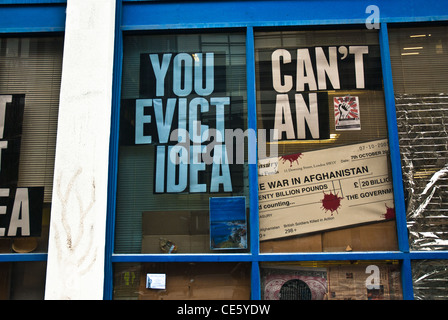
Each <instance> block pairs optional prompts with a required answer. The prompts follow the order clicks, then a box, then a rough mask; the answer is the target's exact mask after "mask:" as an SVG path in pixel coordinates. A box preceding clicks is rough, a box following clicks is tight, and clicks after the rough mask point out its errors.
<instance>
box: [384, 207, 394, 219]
mask: <svg viewBox="0 0 448 320" xmlns="http://www.w3.org/2000/svg"><path fill="white" fill-rule="evenodd" d="M385 206H386V213H385V214H383V217H384V218H385V219H394V218H395V208H389V207H388V206H387V204H386V205H385Z"/></svg>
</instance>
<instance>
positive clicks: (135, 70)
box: [115, 33, 249, 253]
mask: <svg viewBox="0 0 448 320" xmlns="http://www.w3.org/2000/svg"><path fill="white" fill-rule="evenodd" d="M245 68H246V67H245V36H244V34H233V33H232V34H214V33H213V34H212V33H203V34H181V35H173V34H169V35H137V36H126V37H125V39H124V56H123V81H122V82H123V83H122V103H121V122H120V149H119V170H118V193H117V205H116V210H117V211H116V241H115V252H118V253H215V252H245V251H247V248H248V247H249V246H248V244H247V239H248V237H247V227H248V226H247V212H248V210H247V208H248V205H249V201H248V200H249V198H248V193H247V190H248V186H247V176H248V173H247V164H246V163H247V152H246V146H245V143H244V140H239V139H240V138H242V137H243V135H244V131H245V129H246V123H247V112H246V109H247V107H246V80H245V70H246V69H245ZM228 133H230V134H232V136H228ZM233 137H235V138H233ZM240 142H243V143H242V144H240ZM176 159H177V160H179V161H177V162H176ZM223 250H224V251H223Z"/></svg>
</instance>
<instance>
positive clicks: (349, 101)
mask: <svg viewBox="0 0 448 320" xmlns="http://www.w3.org/2000/svg"><path fill="white" fill-rule="evenodd" d="M333 103H334V120H335V124H334V126H335V129H336V131H340V130H361V117H360V113H359V99H358V97H352V96H345V97H335V98H334V100H333Z"/></svg>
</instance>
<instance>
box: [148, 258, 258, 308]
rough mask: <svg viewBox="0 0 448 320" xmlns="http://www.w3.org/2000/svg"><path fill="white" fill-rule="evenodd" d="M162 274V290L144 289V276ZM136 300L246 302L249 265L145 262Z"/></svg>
mask: <svg viewBox="0 0 448 320" xmlns="http://www.w3.org/2000/svg"><path fill="white" fill-rule="evenodd" d="M156 272H157V273H166V277H167V278H166V289H165V290H154V289H146V287H145V277H146V273H156ZM139 299H140V300H231V299H233V300H248V299H250V264H242V263H223V262H222V263H148V264H144V265H143V266H142V273H141V279H140V295H139Z"/></svg>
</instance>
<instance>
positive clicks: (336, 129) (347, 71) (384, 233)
mask: <svg viewBox="0 0 448 320" xmlns="http://www.w3.org/2000/svg"><path fill="white" fill-rule="evenodd" d="M255 61H256V81H257V83H256V85H257V114H258V118H257V124H258V129H259V130H264V132H265V136H266V141H267V143H266V148H265V149H264V150H263V151H264V152H265V154H260V153H259V155H260V159H259V163H258V169H259V212H260V248H261V252H263V253H270V252H322V251H325V252H326V251H377V250H397V232H396V224H395V210H394V196H393V188H392V178H391V173H390V164H389V156H388V154H389V147H388V140H387V137H388V132H387V123H386V113H385V101H384V93H383V83H382V69H381V57H380V49H379V43H378V33H377V32H376V31H374V30H365V29H363V30H354V29H351V30H325V31H324V30H306V31H278V32H256V33H255ZM263 156H264V158H263Z"/></svg>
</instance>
